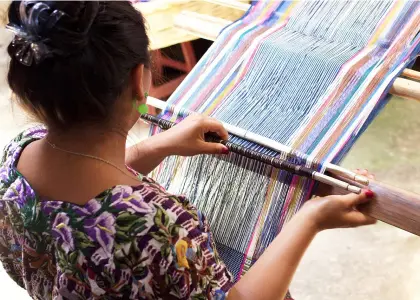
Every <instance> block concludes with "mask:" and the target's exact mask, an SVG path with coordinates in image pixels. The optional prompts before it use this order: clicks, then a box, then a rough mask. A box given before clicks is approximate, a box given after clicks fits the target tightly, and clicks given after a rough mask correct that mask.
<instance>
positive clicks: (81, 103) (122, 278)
mask: <svg viewBox="0 0 420 300" xmlns="http://www.w3.org/2000/svg"><path fill="white" fill-rule="evenodd" d="M9 21H10V25H9V27H10V28H11V29H12V30H14V31H15V33H16V36H15V38H14V40H13V41H12V43H11V44H10V45H9V48H8V52H9V55H10V57H11V62H10V69H9V74H8V81H9V85H10V87H11V89H12V90H13V92H14V94H15V95H16V97H17V100H18V101H19V103H20V104H21V105H22V106H23V107H24V108H25V109H26V110H27V111H29V112H30V113H31V114H32V115H34V116H36V117H37V118H38V119H39V120H40V121H42V122H43V123H44V124H45V126H46V127H45V128H44V127H38V128H32V129H30V130H27V131H25V132H23V133H22V134H20V135H19V136H18V137H17V138H16V139H15V140H14V141H12V142H11V143H10V144H9V145H8V146H7V147H6V148H5V152H4V155H3V160H2V165H1V169H0V179H1V184H0V198H1V199H0V260H1V261H2V263H3V266H4V268H5V269H6V271H7V272H8V273H9V275H10V276H11V277H12V278H13V279H14V280H15V281H16V282H17V283H18V284H19V285H20V286H22V287H23V288H25V289H26V290H27V291H28V293H29V295H30V296H32V297H33V298H36V299H49V298H55V299H92V298H101V299H102V298H104V299H114V298H118V299H190V298H192V299H225V298H226V297H227V299H232V300H234V299H281V298H284V297H285V295H286V293H287V288H288V286H289V283H290V281H291V278H292V276H293V274H294V272H295V270H296V267H297V265H298V263H299V261H300V259H301V257H302V255H303V253H304V251H305V250H306V248H307V247H308V245H309V243H310V242H311V240H312V239H313V238H314V236H315V235H316V234H317V233H318V232H319V231H321V230H324V229H328V228H336V227H344V226H347V227H354V226H360V225H366V224H372V223H374V220H373V219H371V218H369V217H367V216H365V215H363V214H361V213H359V212H357V211H356V210H354V209H353V208H354V207H356V206H357V205H358V204H360V203H363V202H365V201H367V200H368V198H371V197H372V196H373V193H372V192H370V191H366V192H364V193H362V194H361V195H347V196H330V197H326V198H317V199H315V200H311V201H309V202H308V203H307V204H306V205H304V207H303V208H302V209H301V210H300V211H299V213H298V214H297V215H296V216H295V217H294V218H293V220H291V221H290V222H289V223H288V224H287V225H286V226H285V228H284V229H283V231H282V232H281V233H280V234H279V236H278V237H277V238H276V239H275V240H274V242H273V243H272V244H271V245H270V247H269V248H268V249H267V250H266V252H265V253H264V254H263V255H262V257H261V258H260V259H259V261H258V262H257V263H256V264H255V265H254V266H253V267H252V268H251V269H250V271H249V272H248V273H247V274H246V275H245V276H244V277H243V278H242V279H241V280H240V281H239V282H237V283H236V284H233V282H232V276H231V275H230V274H229V272H228V271H227V270H226V267H225V265H224V264H223V262H222V261H221V260H220V258H219V256H218V254H217V251H216V249H215V247H214V243H213V240H212V236H211V234H210V230H209V226H208V224H207V223H206V220H205V218H204V217H203V216H202V215H201V214H200V213H199V212H197V210H196V209H195V208H194V207H193V206H192V205H191V204H189V202H188V201H187V199H185V198H183V197H181V196H174V195H170V194H168V193H167V192H165V191H164V190H163V189H162V188H161V187H160V186H159V185H158V184H157V183H155V182H153V181H152V180H151V179H149V178H147V177H144V176H142V175H141V174H148V173H149V172H150V171H151V170H153V169H154V168H155V167H156V166H157V165H158V164H159V163H160V162H161V161H162V160H163V159H164V158H165V157H167V156H169V155H183V156H191V155H196V154H203V153H205V154H221V155H223V154H226V153H228V150H227V148H225V147H224V146H223V145H220V144H211V143H206V142H205V141H204V134H205V133H206V132H217V133H218V134H219V135H220V136H221V137H222V138H224V139H226V138H227V137H228V135H227V132H226V131H225V129H224V128H223V126H222V125H221V124H220V123H219V122H217V121H216V120H213V119H211V118H204V117H200V116H193V117H189V118H187V119H186V120H184V121H183V122H181V123H180V124H179V125H177V126H176V127H175V128H173V129H171V130H168V131H167V132H164V133H161V134H159V135H156V136H153V137H151V138H149V139H147V140H146V141H144V142H142V143H140V144H137V145H135V146H133V147H131V148H129V149H127V150H126V148H125V144H126V138H127V132H128V131H129V129H130V128H131V127H132V126H133V125H134V124H135V122H136V121H137V119H138V118H139V113H138V109H139V107H141V106H142V105H144V103H145V101H146V95H147V91H148V89H149V86H150V82H151V73H150V58H149V53H148V38H147V35H146V31H145V25H144V21H143V18H142V16H141V14H140V13H139V12H138V11H136V10H135V9H134V8H133V7H132V6H131V4H130V3H129V2H123V1H118V2H108V1H106V2H92V1H87V2H61V1H57V2H53V1H48V2H36V1H27V2H13V3H12V4H11V6H10V10H9ZM261 274H264V275H263V276H261ZM228 292H229V293H228Z"/></svg>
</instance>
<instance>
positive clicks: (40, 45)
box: [6, 1, 66, 66]
mask: <svg viewBox="0 0 420 300" xmlns="http://www.w3.org/2000/svg"><path fill="white" fill-rule="evenodd" d="M30 5H32V7H30V8H29V11H28V7H29V6H30ZM19 14H20V20H21V25H20V26H18V25H16V24H13V23H9V24H8V25H7V26H6V28H7V29H9V30H11V31H12V32H13V33H14V34H15V37H14V39H13V41H12V43H11V47H12V48H13V49H14V56H15V58H17V59H18V60H19V62H20V63H22V64H23V65H25V66H31V65H32V64H33V63H34V62H35V64H38V63H40V62H41V61H42V60H44V59H45V58H46V57H48V56H51V54H52V50H51V49H50V47H48V46H47V45H46V44H45V43H44V41H45V38H43V37H42V36H45V34H47V33H48V31H49V30H51V29H52V28H53V27H54V26H55V25H56V23H57V22H58V21H59V20H60V19H61V18H62V17H63V16H64V15H66V13H64V12H62V11H60V10H54V11H52V9H51V8H50V7H49V6H48V5H47V4H45V3H43V2H38V3H35V4H34V1H22V2H21V4H20V6H19Z"/></svg>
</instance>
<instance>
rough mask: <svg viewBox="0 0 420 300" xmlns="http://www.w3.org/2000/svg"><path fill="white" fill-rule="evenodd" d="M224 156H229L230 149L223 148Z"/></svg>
mask: <svg viewBox="0 0 420 300" xmlns="http://www.w3.org/2000/svg"><path fill="white" fill-rule="evenodd" d="M222 154H229V148H228V147H226V146H225V147H223V149H222Z"/></svg>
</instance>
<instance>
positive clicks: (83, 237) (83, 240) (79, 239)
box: [73, 230, 95, 249]
mask: <svg viewBox="0 0 420 300" xmlns="http://www.w3.org/2000/svg"><path fill="white" fill-rule="evenodd" d="M73 237H74V239H75V241H76V243H77V244H78V246H79V247H80V248H82V249H83V248H88V247H95V244H94V243H93V242H92V241H91V240H90V239H89V237H88V236H87V234H86V233H84V232H81V231H77V230H76V231H73Z"/></svg>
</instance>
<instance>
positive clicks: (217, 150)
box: [200, 142, 229, 154]
mask: <svg viewBox="0 0 420 300" xmlns="http://www.w3.org/2000/svg"><path fill="white" fill-rule="evenodd" d="M200 149H201V150H202V153H203V154H228V153H229V149H228V148H227V147H226V146H225V145H222V144H218V143H207V142H203V143H202V145H201V146H200Z"/></svg>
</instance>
